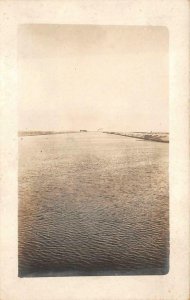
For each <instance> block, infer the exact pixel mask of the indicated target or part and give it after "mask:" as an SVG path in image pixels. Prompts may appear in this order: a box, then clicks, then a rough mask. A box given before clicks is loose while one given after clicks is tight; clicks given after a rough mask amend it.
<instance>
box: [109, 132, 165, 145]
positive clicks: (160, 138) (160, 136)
mask: <svg viewBox="0 0 190 300" xmlns="http://www.w3.org/2000/svg"><path fill="white" fill-rule="evenodd" d="M104 133H107V134H114V135H121V136H126V137H130V138H136V139H140V140H146V141H151V142H160V143H169V133H167V132H130V133H124V132H113V131H111V132H110V131H104Z"/></svg>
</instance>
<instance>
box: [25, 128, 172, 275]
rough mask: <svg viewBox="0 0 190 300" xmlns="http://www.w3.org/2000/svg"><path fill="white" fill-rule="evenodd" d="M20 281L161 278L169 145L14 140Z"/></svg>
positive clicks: (76, 137) (73, 138) (103, 138)
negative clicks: (128, 276)
mask: <svg viewBox="0 0 190 300" xmlns="http://www.w3.org/2000/svg"><path fill="white" fill-rule="evenodd" d="M19 156H20V157H19V276H64V275H114V274H165V273H167V271H168V252H169V251H168V248H169V247H168V239H169V238H168V235H169V228H168V223H169V222H168V202H169V199H168V144H164V143H156V142H150V141H144V140H137V139H134V138H128V137H122V136H116V135H108V134H104V133H98V132H97V133H90V132H89V133H68V134H58V135H44V136H26V137H22V138H19Z"/></svg>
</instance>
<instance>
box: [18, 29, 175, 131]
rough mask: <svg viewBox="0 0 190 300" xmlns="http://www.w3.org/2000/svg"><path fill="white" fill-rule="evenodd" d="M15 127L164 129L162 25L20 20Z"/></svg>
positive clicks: (165, 84)
mask: <svg viewBox="0 0 190 300" xmlns="http://www.w3.org/2000/svg"><path fill="white" fill-rule="evenodd" d="M18 36H19V39H18V53H19V55H18V62H19V129H20V130H78V129H88V130H96V129H97V128H103V129H104V130H118V131H138V130H141V131H146V130H152V131H168V118H169V111H168V32H167V30H166V28H164V27H125V26H90V25H88V26H86V25H80V26H79V25H22V26H21V27H20V28H19V35H18Z"/></svg>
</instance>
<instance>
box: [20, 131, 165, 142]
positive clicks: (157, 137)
mask: <svg viewBox="0 0 190 300" xmlns="http://www.w3.org/2000/svg"><path fill="white" fill-rule="evenodd" d="M83 132H85V133H86V132H91V131H85V130H80V131H19V132H18V136H19V137H23V136H40V135H55V134H67V133H83ZM93 132H101V133H106V134H114V135H120V136H125V137H130V138H136V139H140V140H146V141H152V142H160V143H169V133H168V132H137V131H136V132H115V131H93Z"/></svg>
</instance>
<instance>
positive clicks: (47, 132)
mask: <svg viewBox="0 0 190 300" xmlns="http://www.w3.org/2000/svg"><path fill="white" fill-rule="evenodd" d="M78 132H80V131H19V132H18V136H19V137H21V136H36V135H52V134H66V133H78Z"/></svg>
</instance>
